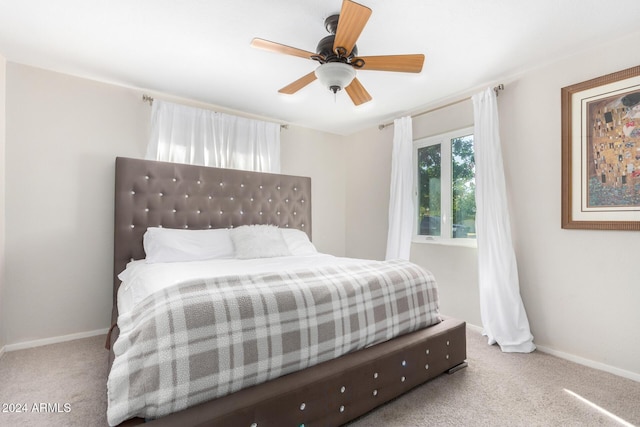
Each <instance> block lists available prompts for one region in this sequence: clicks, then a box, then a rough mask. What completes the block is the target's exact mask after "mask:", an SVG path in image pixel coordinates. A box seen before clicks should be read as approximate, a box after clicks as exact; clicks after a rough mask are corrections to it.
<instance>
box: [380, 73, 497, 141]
mask: <svg viewBox="0 0 640 427" xmlns="http://www.w3.org/2000/svg"><path fill="white" fill-rule="evenodd" d="M501 90H504V85H503V84H502V83H500V84H499V85H498V86H495V87H494V88H493V91H494V92H495V93H496V96H498V91H501ZM470 99H471V97H470V96H467V97H466V98H462V99H459V100H457V101H453V102H450V103H448V104H445V105H441V106H439V107H435V108H432V109H430V110H427V111H422V112H421V113H417V114H414V115H413V116H411V118H412V119H415V118H416V117H420V116H424V115H425V114H429V113H433V112H434V111H438V110H442V109H443V108H447V107H451V106H452V105H456V104H460V103H461V102H464V101H468V100H470ZM391 125H393V122H390V123H385V124H383V125H378V129H379V130H382V129H384V128H386V127H387V126H391Z"/></svg>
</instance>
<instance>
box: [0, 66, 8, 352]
mask: <svg viewBox="0 0 640 427" xmlns="http://www.w3.org/2000/svg"><path fill="white" fill-rule="evenodd" d="M6 70H7V61H6V59H5V58H4V57H3V56H2V55H0V355H1V354H2V351H3V349H4V344H5V329H6V328H5V318H4V313H5V308H4V307H5V298H4V288H5V256H4V247H5V226H4V225H5V219H4V218H5V202H4V187H5V178H4V175H5V174H4V170H5V164H6V162H5V145H6V143H5V129H6V120H5V105H6V102H5V99H6V80H7V79H6V77H7V72H6Z"/></svg>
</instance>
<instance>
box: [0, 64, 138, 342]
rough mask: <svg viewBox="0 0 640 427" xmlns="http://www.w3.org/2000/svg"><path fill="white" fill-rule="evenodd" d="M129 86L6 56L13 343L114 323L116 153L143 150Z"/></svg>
mask: <svg viewBox="0 0 640 427" xmlns="http://www.w3.org/2000/svg"><path fill="white" fill-rule="evenodd" d="M148 113H149V111H148V105H146V104H144V103H142V102H140V100H139V97H138V94H137V93H135V92H133V91H131V90H127V89H123V88H119V87H115V86H110V85H106V84H102V83H96V82H92V81H88V80H83V79H78V78H75V77H71V76H67V75H63V74H57V73H53V72H49V71H44V70H40V69H36V68H31V67H27V66H22V65H18V64H15V63H11V62H10V63H8V65H7V141H6V154H7V157H6V226H7V233H6V263H7V275H6V299H7V302H8V304H7V305H6V307H5V309H6V317H5V319H6V323H7V324H6V331H5V332H6V339H7V344H16V343H20V342H24V341H31V340H38V339H43V338H50V337H56V336H63V335H68V334H75V333H82V332H87V331H93V330H99V329H103V328H106V327H108V326H109V323H110V311H111V308H110V306H111V301H110V299H111V296H110V295H111V290H110V287H111V274H112V262H111V259H112V257H113V255H112V254H113V243H112V241H113V182H114V172H113V170H114V157H115V156H116V155H122V156H133V157H136V156H140V153H142V152H143V149H144V144H145V137H146V133H147V132H146V126H147V122H148Z"/></svg>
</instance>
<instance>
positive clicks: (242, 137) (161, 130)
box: [146, 99, 280, 173]
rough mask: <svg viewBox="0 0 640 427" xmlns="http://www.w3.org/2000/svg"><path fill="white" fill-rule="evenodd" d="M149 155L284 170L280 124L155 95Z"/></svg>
mask: <svg viewBox="0 0 640 427" xmlns="http://www.w3.org/2000/svg"><path fill="white" fill-rule="evenodd" d="M146 158H147V159H148V160H160V161H166V162H176V163H189V164H194V165H202V166H213V167H219V168H232V169H244V170H252V171H258V172H272V173H279V172H280V125H279V124H277V123H269V122H263V121H260V120H253V119H247V118H244V117H237V116H232V115H229V114H223V113H217V112H214V111H210V110H204V109H200V108H194V107H189V106H186V105H179V104H174V103H171V102H166V101H161V100H158V99H156V100H154V101H153V107H152V110H151V136H150V139H149V145H148V146H147V155H146Z"/></svg>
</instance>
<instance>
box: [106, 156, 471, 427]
mask: <svg viewBox="0 0 640 427" xmlns="http://www.w3.org/2000/svg"><path fill="white" fill-rule="evenodd" d="M245 224H273V225H277V226H279V227H293V228H297V229H300V230H303V231H305V232H306V233H307V234H308V235H309V238H311V179H310V178H307V177H298V176H289V175H279V174H269V173H258V172H247V171H239V170H233V169H218V168H209V167H202V166H192V165H183V164H175V163H165V162H155V161H148V160H139V159H129V158H123V157H119V158H117V159H116V185H115V230H114V235H115V241H114V276H113V311H112V324H113V325H114V326H113V327H112V332H111V333H110V335H109V337H108V339H107V341H108V342H107V347H108V348H112V344H113V343H114V342H115V340H116V339H117V336H118V328H117V326H116V321H117V318H118V308H117V300H116V298H117V292H118V287H119V285H120V281H119V280H118V277H117V275H118V274H119V273H120V272H122V271H123V270H124V268H125V266H126V264H127V262H129V261H130V260H132V259H141V258H144V249H143V246H142V236H143V234H144V232H145V230H146V228H147V227H157V226H162V227H167V228H184V229H207V228H225V227H226V228H228V227H237V226H240V225H245ZM465 359H466V340H465V324H464V322H463V321H460V320H456V319H452V318H445V319H444V320H443V321H442V322H441V323H439V324H438V325H435V326H432V327H429V328H426V329H423V330H421V331H417V332H413V333H410V334H407V335H404V336H401V337H398V338H395V339H393V340H390V341H387V342H385V343H382V344H378V345H375V346H372V347H369V348H367V349H364V350H360V351H357V352H354V353H351V354H347V355H345V356H343V357H340V358H338V359H335V360H333V361H329V362H325V363H322V364H319V365H316V366H314V367H311V368H308V369H305V370H303V371H299V372H295V373H292V374H289V375H285V376H283V377H281V378H278V379H275V380H272V381H269V382H266V383H263V384H260V385H257V386H254V387H251V388H248V389H244V390H241V391H239V392H236V393H233V394H231V395H228V396H225V397H222V398H219V399H215V400H212V401H210V402H205V403H202V404H200V405H197V406H195V407H192V408H189V409H186V410H184V411H180V412H177V413H174V414H171V415H169V416H166V417H163V418H160V419H157V420H153V421H152V422H150V424H151V425H153V426H173V425H180V426H181V427H186V426H192V425H193V426H205V425H206V426H246V427H251V426H253V427H258V426H259V427H264V426H296V427H299V426H303V425H304V426H307V427H309V426H315V425H321V426H338V425H342V424H344V423H346V422H348V421H350V420H352V419H354V418H356V417H358V416H360V415H362V414H364V413H366V412H368V411H370V410H371V409H373V408H375V407H377V406H379V405H381V404H383V403H384V402H387V401H389V400H390V399H393V398H394V397H397V396H399V395H400V394H402V393H404V392H406V391H408V390H410V389H411V388H413V387H415V386H417V385H419V384H421V383H423V382H425V381H427V380H429V379H431V378H433V377H435V376H438V375H440V374H442V373H444V372H452V371H454V370H457V369H458V368H460V367H463V366H466V363H465ZM112 362H113V351H111V352H110V358H109V365H111V363H112ZM143 422H144V420H142V419H132V420H128V421H126V422H125V423H123V424H122V425H136V424H141V423H143Z"/></svg>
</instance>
